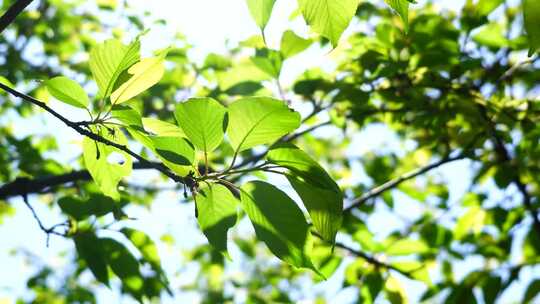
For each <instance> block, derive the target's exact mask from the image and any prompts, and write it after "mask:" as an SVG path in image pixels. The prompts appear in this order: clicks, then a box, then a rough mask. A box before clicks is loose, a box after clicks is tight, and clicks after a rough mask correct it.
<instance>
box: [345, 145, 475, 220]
mask: <svg viewBox="0 0 540 304" xmlns="http://www.w3.org/2000/svg"><path fill="white" fill-rule="evenodd" d="M465 158H466V155H465V154H464V153H461V154H459V155H458V156H454V157H445V158H443V159H441V160H440V161H438V162H435V163H433V164H430V165H427V166H425V167H421V168H417V169H415V170H413V171H410V172H408V173H405V174H403V175H401V176H399V177H397V178H395V179H392V180H389V181H388V182H386V183H384V184H382V185H380V186H377V187H375V188H372V189H371V190H369V191H368V192H366V193H364V194H363V195H362V196H360V197H358V198H356V199H355V200H354V201H353V202H352V204H351V205H350V206H349V207H347V208H345V209H344V210H343V212H350V211H351V210H352V209H354V208H357V207H359V206H361V205H362V204H363V203H365V202H366V201H368V200H370V199H372V198H374V197H377V196H379V195H380V194H382V193H383V192H386V191H388V190H390V189H394V188H396V187H397V186H398V185H399V184H401V183H403V182H405V181H407V180H410V179H413V178H415V177H417V176H420V175H422V174H424V173H426V172H428V171H431V170H433V169H436V168H438V167H440V166H442V165H444V164H447V163H451V162H454V161H457V160H462V159H465Z"/></svg>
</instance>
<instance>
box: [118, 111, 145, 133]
mask: <svg viewBox="0 0 540 304" xmlns="http://www.w3.org/2000/svg"><path fill="white" fill-rule="evenodd" d="M112 117H113V118H115V119H117V120H119V121H120V122H121V123H123V124H124V125H125V126H127V127H132V128H136V129H142V128H143V123H142V119H141V115H140V114H139V112H137V111H135V110H134V109H132V108H130V107H128V106H126V105H116V106H114V107H113V109H112Z"/></svg>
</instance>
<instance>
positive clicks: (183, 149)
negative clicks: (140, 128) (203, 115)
mask: <svg viewBox="0 0 540 304" xmlns="http://www.w3.org/2000/svg"><path fill="white" fill-rule="evenodd" d="M150 139H151V140H152V143H153V151H154V152H155V153H156V154H157V156H158V157H159V158H160V159H161V160H162V161H163V163H164V164H165V165H166V166H167V167H169V168H170V169H171V170H173V171H174V172H176V173H177V174H180V175H182V176H185V175H188V174H189V172H190V171H192V170H193V167H192V165H193V161H194V160H195V148H193V145H192V144H191V143H190V142H189V141H187V139H185V138H182V137H173V136H151V137H150Z"/></svg>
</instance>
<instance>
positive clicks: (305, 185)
mask: <svg viewBox="0 0 540 304" xmlns="http://www.w3.org/2000/svg"><path fill="white" fill-rule="evenodd" d="M287 179H288V180H289V182H290V183H291V185H292V186H293V188H294V190H295V191H296V193H298V195H299V196H300V198H301V199H302V202H303V203H304V206H306V208H307V210H308V212H309V215H310V217H311V220H312V221H313V225H314V226H315V229H316V230H317V232H319V234H320V235H321V236H322V237H323V238H324V239H325V240H327V241H328V242H331V243H333V242H334V241H335V239H336V233H337V232H338V230H339V228H340V227H341V223H342V210H343V197H342V196H341V193H338V192H335V191H332V190H329V189H323V188H319V187H317V186H315V185H313V184H312V183H310V182H308V181H306V180H305V179H303V178H301V177H297V176H291V175H288V176H287Z"/></svg>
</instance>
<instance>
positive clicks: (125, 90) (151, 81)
mask: <svg viewBox="0 0 540 304" xmlns="http://www.w3.org/2000/svg"><path fill="white" fill-rule="evenodd" d="M163 63H164V59H163V58H161V57H152V58H145V59H142V60H141V61H139V62H138V63H136V64H135V65H133V66H132V67H131V68H129V70H128V73H129V74H131V75H133V76H132V77H131V78H130V79H129V80H128V81H126V82H124V83H123V84H122V85H121V86H120V87H119V88H118V89H116V91H114V92H113V93H112V95H111V102H112V103H113V104H120V103H123V102H126V101H128V100H130V99H131V98H133V97H135V96H137V95H139V94H140V93H142V92H144V91H146V90H148V89H149V88H150V87H152V86H153V85H155V84H156V83H158V82H159V81H160V80H161V77H163V74H164V73H165V65H164V64H163Z"/></svg>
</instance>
